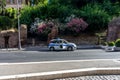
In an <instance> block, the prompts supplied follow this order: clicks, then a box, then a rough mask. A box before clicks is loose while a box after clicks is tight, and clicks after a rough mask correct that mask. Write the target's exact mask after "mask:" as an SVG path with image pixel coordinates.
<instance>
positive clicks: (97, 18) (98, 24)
mask: <svg viewBox="0 0 120 80" xmlns="http://www.w3.org/2000/svg"><path fill="white" fill-rule="evenodd" d="M80 15H81V17H82V18H83V19H84V20H85V21H86V22H87V23H88V24H89V26H88V28H87V31H88V32H92V33H94V32H98V31H102V30H105V29H107V25H108V22H109V20H110V19H111V17H110V16H109V14H108V13H107V12H106V11H105V10H103V9H102V8H101V5H98V4H93V5H92V4H89V5H86V6H85V7H83V8H82V9H81V11H80Z"/></svg>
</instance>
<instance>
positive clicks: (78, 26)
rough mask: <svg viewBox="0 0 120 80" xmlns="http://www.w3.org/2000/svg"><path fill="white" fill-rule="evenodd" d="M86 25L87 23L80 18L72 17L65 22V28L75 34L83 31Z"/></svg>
mask: <svg viewBox="0 0 120 80" xmlns="http://www.w3.org/2000/svg"><path fill="white" fill-rule="evenodd" d="M87 26H88V24H87V23H86V22H85V21H84V20H83V19H81V18H73V19H71V20H70V22H68V23H67V28H68V29H69V30H70V31H71V32H74V33H75V34H78V33H80V32H81V31H84V30H85V29H86V28H87Z"/></svg>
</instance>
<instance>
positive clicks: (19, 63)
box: [0, 59, 118, 66]
mask: <svg viewBox="0 0 120 80" xmlns="http://www.w3.org/2000/svg"><path fill="white" fill-rule="evenodd" d="M116 60H118V59H90V60H63V61H41V62H17V63H0V66H2V65H21V64H23V65H24V64H26V65H27V64H44V63H69V62H86V61H116Z"/></svg>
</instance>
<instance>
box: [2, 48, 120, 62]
mask: <svg viewBox="0 0 120 80" xmlns="http://www.w3.org/2000/svg"><path fill="white" fill-rule="evenodd" d="M119 58H120V52H105V51H104V50H102V49H79V50H75V51H48V50H38V51H32V50H31V51H0V63H14V62H41V61H63V60H90V59H119Z"/></svg>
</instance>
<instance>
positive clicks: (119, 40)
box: [115, 39, 120, 47]
mask: <svg viewBox="0 0 120 80" xmlns="http://www.w3.org/2000/svg"><path fill="white" fill-rule="evenodd" d="M115 46H116V47H120V39H117V40H116V41H115Z"/></svg>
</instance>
